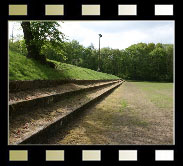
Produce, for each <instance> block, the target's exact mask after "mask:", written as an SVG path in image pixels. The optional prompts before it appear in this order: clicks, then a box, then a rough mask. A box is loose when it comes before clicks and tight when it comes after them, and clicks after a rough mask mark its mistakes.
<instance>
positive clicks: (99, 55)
mask: <svg viewBox="0 0 183 166" xmlns="http://www.w3.org/2000/svg"><path fill="white" fill-rule="evenodd" d="M98 35H99V54H98V69H97V71H100V38H101V37H102V35H101V34H98Z"/></svg>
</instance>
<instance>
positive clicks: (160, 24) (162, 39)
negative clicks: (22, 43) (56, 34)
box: [9, 21, 175, 49]
mask: <svg viewBox="0 0 183 166" xmlns="http://www.w3.org/2000/svg"><path fill="white" fill-rule="evenodd" d="M59 23H60V25H61V27H60V28H59V29H60V30H61V31H62V32H63V33H64V34H65V35H66V36H67V39H69V40H70V41H71V40H73V39H74V40H77V41H78V42H79V43H80V44H82V45H83V46H85V47H88V46H90V45H91V43H92V44H93V45H94V47H95V48H98V47H99V35H98V34H102V38H101V39H100V46H101V48H103V47H110V48H113V49H125V48H127V47H129V46H130V45H132V44H136V43H140V42H144V43H151V42H153V43H163V44H173V43H174V28H175V27H174V21H63V22H60V21H59ZM12 30H13V35H14V36H23V31H22V29H21V26H20V23H17V22H15V21H10V22H9V36H10V35H11V34H12ZM17 38H18V37H17Z"/></svg>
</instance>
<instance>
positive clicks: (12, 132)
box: [9, 82, 118, 144]
mask: <svg viewBox="0 0 183 166" xmlns="http://www.w3.org/2000/svg"><path fill="white" fill-rule="evenodd" d="M103 84H106V83H103ZM117 84H118V82H117V83H114V84H113V85H108V86H106V87H102V88H101V87H100V88H97V89H95V90H90V91H88V92H83V93H79V94H78V95H75V96H71V97H68V98H65V99H63V100H62V101H60V102H57V103H54V104H53V105H51V106H48V107H46V108H39V109H36V110H33V111H31V112H29V113H26V114H21V115H19V116H16V117H14V118H12V119H11V120H10V121H9V144H16V143H17V142H20V141H22V140H24V139H25V138H27V137H29V136H31V135H32V134H34V133H35V132H37V131H39V130H41V129H43V128H44V127H46V126H48V125H49V124H50V123H52V122H54V121H56V120H57V119H60V118H62V117H64V116H66V115H67V114H69V113H70V112H72V111H74V110H76V109H77V108H79V107H81V106H82V105H84V104H86V103H87V102H89V101H90V100H93V99H94V98H96V97H97V96H100V95H101V94H103V93H104V92H106V91H108V90H109V89H111V88H112V87H114V86H116V85H117ZM96 85H100V84H96Z"/></svg>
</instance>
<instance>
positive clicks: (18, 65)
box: [9, 51, 119, 80]
mask: <svg viewBox="0 0 183 166" xmlns="http://www.w3.org/2000/svg"><path fill="white" fill-rule="evenodd" d="M52 62H53V63H55V64H56V66H57V67H56V69H53V68H51V67H49V66H46V65H42V64H40V63H39V62H37V61H35V60H32V59H28V58H26V57H25V56H23V55H20V54H18V53H15V52H12V51H9V79H10V80H59V79H77V80H102V79H119V78H118V77H116V76H114V75H110V74H106V73H102V72H97V71H94V70H90V69H86V68H81V67H77V66H74V65H70V64H66V63H60V62H57V61H52Z"/></svg>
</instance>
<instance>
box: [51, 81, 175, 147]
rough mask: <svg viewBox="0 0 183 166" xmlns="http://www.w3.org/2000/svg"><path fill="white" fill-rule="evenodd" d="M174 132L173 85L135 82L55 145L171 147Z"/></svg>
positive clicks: (79, 121) (82, 119)
mask: <svg viewBox="0 0 183 166" xmlns="http://www.w3.org/2000/svg"><path fill="white" fill-rule="evenodd" d="M173 133H174V120H173V83H157V82H134V81H133V82H125V83H124V84H122V85H121V86H120V87H119V88H117V89H116V90H115V91H114V92H113V93H112V94H110V95H109V96H108V97H106V98H105V99H104V100H102V101H101V102H99V103H97V104H96V105H94V106H92V107H91V108H89V109H87V110H85V111H84V113H83V114H82V115H81V116H80V118H78V119H76V120H75V121H73V122H72V124H70V126H69V129H67V132H66V134H65V136H64V138H63V133H58V137H56V138H57V139H56V140H55V141H54V142H52V143H54V144H117V145H119V144H127V145H132V144H133V145H147V144H148V145H149V144H153V145H159V144H161V145H170V144H173V143H174V142H173ZM59 134H60V137H59ZM59 138H62V139H59Z"/></svg>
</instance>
